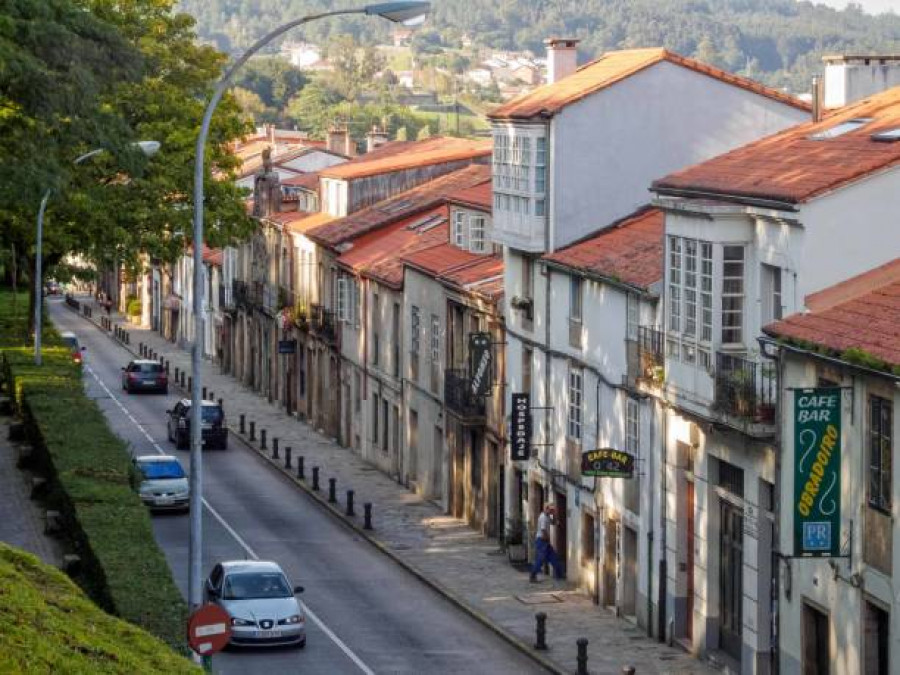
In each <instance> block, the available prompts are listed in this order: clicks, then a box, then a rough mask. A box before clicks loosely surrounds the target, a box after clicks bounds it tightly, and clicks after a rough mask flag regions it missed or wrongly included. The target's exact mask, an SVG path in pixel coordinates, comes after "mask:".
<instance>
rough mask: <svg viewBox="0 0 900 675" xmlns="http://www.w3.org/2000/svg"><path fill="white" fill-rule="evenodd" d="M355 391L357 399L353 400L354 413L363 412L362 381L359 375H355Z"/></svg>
mask: <svg viewBox="0 0 900 675" xmlns="http://www.w3.org/2000/svg"><path fill="white" fill-rule="evenodd" d="M353 391H354V393H355V395H356V396H355V398H354V399H353V412H356V413H360V412H362V381H361V378H360V376H359V373H353Z"/></svg>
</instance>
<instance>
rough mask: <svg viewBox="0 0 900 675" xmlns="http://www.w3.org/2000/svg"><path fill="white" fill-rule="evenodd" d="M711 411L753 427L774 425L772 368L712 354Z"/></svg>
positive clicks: (775, 397) (775, 384)
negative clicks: (713, 390) (714, 362)
mask: <svg viewBox="0 0 900 675" xmlns="http://www.w3.org/2000/svg"><path fill="white" fill-rule="evenodd" d="M715 396H716V400H715V409H716V410H718V411H719V412H722V413H725V414H726V415H730V416H732V417H738V418H742V419H745V420H748V421H750V422H754V423H757V424H768V425H771V424H774V423H775V405H776V403H777V402H778V378H777V375H776V370H775V367H774V365H771V364H768V363H760V362H758V361H752V360H750V359H747V358H745V357H743V356H737V355H734V354H726V353H723V352H717V353H716V373H715Z"/></svg>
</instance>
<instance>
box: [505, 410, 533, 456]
mask: <svg viewBox="0 0 900 675" xmlns="http://www.w3.org/2000/svg"><path fill="white" fill-rule="evenodd" d="M510 427H511V429H510V436H511V437H512V440H511V442H510V444H509V447H510V455H511V457H510V459H511V460H512V461H514V462H521V461H524V460H526V459H529V458H530V457H531V395H530V394H528V393H520V394H513V395H512V413H511V416H510Z"/></svg>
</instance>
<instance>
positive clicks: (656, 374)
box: [637, 326, 666, 382]
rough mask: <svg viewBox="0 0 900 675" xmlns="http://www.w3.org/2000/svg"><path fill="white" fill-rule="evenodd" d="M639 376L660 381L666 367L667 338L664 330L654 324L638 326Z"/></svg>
mask: <svg viewBox="0 0 900 675" xmlns="http://www.w3.org/2000/svg"><path fill="white" fill-rule="evenodd" d="M637 347H638V363H639V366H638V367H639V368H640V371H639V374H638V377H639V378H641V379H643V380H648V381H652V382H660V381H662V377H663V368H664V367H665V362H666V355H665V351H664V348H665V339H664V335H663V332H662V331H661V330H659V329H657V328H653V327H652V326H638V339H637Z"/></svg>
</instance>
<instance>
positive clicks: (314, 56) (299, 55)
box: [281, 42, 323, 70]
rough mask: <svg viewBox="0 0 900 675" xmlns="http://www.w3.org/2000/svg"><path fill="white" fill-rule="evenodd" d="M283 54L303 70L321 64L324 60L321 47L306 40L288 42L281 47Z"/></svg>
mask: <svg viewBox="0 0 900 675" xmlns="http://www.w3.org/2000/svg"><path fill="white" fill-rule="evenodd" d="M281 54H282V56H284V57H285V58H287V60H288V61H290V62H291V65H292V66H296V67H297V68H300V69H302V70H306V69H308V68H312V67H314V66H316V65H320V64H321V63H322V61H323V56H322V50H321V48H319V47H317V46H316V45H311V44H308V43H305V42H299V43H289V44H286V45H285V46H284V47H283V48H282V49H281Z"/></svg>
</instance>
